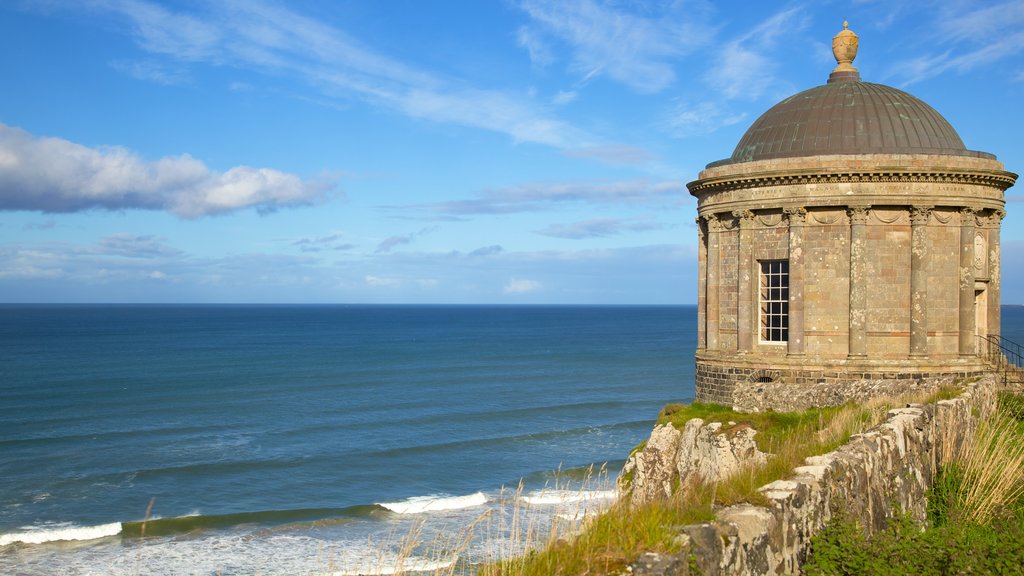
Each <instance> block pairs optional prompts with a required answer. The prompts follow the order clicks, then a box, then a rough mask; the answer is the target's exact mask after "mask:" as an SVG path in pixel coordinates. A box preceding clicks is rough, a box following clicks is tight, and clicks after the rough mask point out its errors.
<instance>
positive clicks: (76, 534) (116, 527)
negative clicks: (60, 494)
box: [0, 522, 121, 546]
mask: <svg viewBox="0 0 1024 576" xmlns="http://www.w3.org/2000/svg"><path fill="white" fill-rule="evenodd" d="M120 533H121V523H120V522H111V523H110V524H100V525H98V526H73V525H57V526H41V527H38V528H30V529H27V530H26V531H24V532H13V533H10V534H0V546H7V545H9V544H15V543H22V544H45V543H47V542H66V541H72V540H97V539H99V538H107V537H109V536H117V535H118V534H120Z"/></svg>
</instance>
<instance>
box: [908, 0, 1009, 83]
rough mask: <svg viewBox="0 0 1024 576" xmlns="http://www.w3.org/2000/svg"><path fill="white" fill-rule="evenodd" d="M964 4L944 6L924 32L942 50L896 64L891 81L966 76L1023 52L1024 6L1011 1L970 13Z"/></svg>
mask: <svg viewBox="0 0 1024 576" xmlns="http://www.w3.org/2000/svg"><path fill="white" fill-rule="evenodd" d="M968 6H970V5H967V4H964V3H962V2H948V3H944V4H941V5H940V6H939V9H938V10H936V11H934V12H933V18H934V21H933V22H930V23H929V26H927V27H926V28H925V32H924V33H925V34H926V35H928V37H929V38H930V40H931V42H929V44H928V46H929V47H930V46H933V45H936V42H937V43H938V45H939V46H941V47H942V50H940V51H934V50H932V51H929V52H927V53H924V54H918V55H915V56H911V57H908V58H903V59H900V60H897V61H895V62H894V63H893V64H892V65H891V66H890V67H889V70H888V76H889V77H895V78H899V79H900V80H901V81H902V82H903V83H904V84H913V83H915V82H920V81H922V80H925V79H927V78H931V77H934V76H938V75H940V74H943V73H945V72H950V71H952V72H956V73H961V74H962V73H965V72H969V71H970V70H973V69H975V68H977V67H979V66H984V65H989V64H993V63H995V62H998V61H1001V60H1005V59H1007V58H1011V57H1013V56H1016V55H1018V54H1020V53H1022V52H1024V31H1022V30H1021V29H1022V28H1024V3H1021V2H1019V1H1018V0H1010V1H1008V2H1002V3H999V4H992V5H986V6H981V7H978V8H977V9H971V8H970V7H968Z"/></svg>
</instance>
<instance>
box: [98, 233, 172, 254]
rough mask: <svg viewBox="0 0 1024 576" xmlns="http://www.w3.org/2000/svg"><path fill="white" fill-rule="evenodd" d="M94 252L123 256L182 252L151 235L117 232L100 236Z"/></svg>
mask: <svg viewBox="0 0 1024 576" xmlns="http://www.w3.org/2000/svg"><path fill="white" fill-rule="evenodd" d="M96 253H98V254H105V255H108V256H121V257H125V258H177V257H179V256H181V255H182V254H183V253H182V251H181V250H178V249H177V248H174V247H171V246H169V245H167V244H165V243H164V241H162V240H160V239H158V238H155V237H153V236H148V235H145V236H140V235H138V234H128V233H118V234H111V235H110V236H107V237H105V238H102V239H101V240H100V242H99V245H98V246H97V247H96Z"/></svg>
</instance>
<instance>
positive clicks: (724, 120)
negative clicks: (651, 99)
mask: <svg viewBox="0 0 1024 576" xmlns="http://www.w3.org/2000/svg"><path fill="white" fill-rule="evenodd" d="M746 117H747V115H746V113H745V112H734V113H729V112H727V111H725V110H723V109H722V107H721V106H720V105H719V104H718V103H716V102H698V103H696V104H691V103H688V102H683V101H677V102H676V103H675V105H674V106H673V107H672V109H671V110H669V112H668V113H667V114H665V117H664V121H663V122H662V123H661V124H660V126H661V127H662V128H663V129H664V130H665V131H667V132H668V133H669V134H671V135H672V136H675V137H676V138H688V137H690V136H700V135H704V134H710V133H712V132H714V131H715V130H718V129H719V128H722V127H724V126H731V125H733V124H736V123H738V122H741V121H743V119H745V118H746Z"/></svg>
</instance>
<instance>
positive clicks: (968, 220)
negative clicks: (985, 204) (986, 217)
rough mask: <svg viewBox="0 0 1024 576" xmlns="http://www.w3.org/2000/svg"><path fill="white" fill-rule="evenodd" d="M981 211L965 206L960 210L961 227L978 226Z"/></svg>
mask: <svg viewBox="0 0 1024 576" xmlns="http://www.w3.org/2000/svg"><path fill="white" fill-rule="evenodd" d="M979 212H980V210H978V209H977V208H971V207H970V206H964V207H963V208H961V209H960V225H961V226H975V225H977V223H978V222H977V216H978V213H979Z"/></svg>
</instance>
